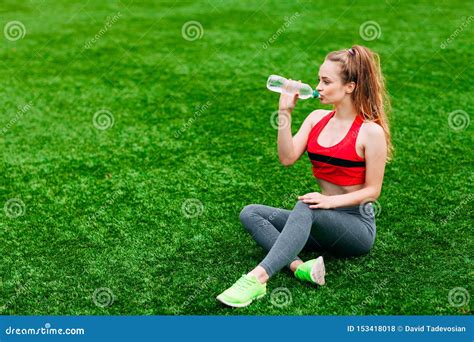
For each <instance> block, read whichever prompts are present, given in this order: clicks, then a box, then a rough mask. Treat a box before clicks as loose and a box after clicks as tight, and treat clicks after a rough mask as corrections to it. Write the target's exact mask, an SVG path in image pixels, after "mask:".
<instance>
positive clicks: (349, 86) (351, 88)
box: [345, 82, 357, 94]
mask: <svg viewBox="0 0 474 342" xmlns="http://www.w3.org/2000/svg"><path fill="white" fill-rule="evenodd" d="M356 86H357V85H356V83H355V82H349V83H347V84H346V85H345V87H346V93H347V94H351V93H352V92H353V91H354V90H355V88H356Z"/></svg>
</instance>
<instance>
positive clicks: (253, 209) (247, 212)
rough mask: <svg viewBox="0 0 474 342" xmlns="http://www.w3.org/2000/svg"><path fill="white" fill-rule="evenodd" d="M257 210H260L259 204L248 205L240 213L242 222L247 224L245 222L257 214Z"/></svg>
mask: <svg viewBox="0 0 474 342" xmlns="http://www.w3.org/2000/svg"><path fill="white" fill-rule="evenodd" d="M257 212H258V204H249V205H246V206H245V207H244V208H243V209H242V210H241V211H240V215H239V219H240V222H242V223H243V224H244V226H245V223H246V222H247V221H248V220H249V218H250V217H252V216H253V215H255V214H256V213H257Z"/></svg>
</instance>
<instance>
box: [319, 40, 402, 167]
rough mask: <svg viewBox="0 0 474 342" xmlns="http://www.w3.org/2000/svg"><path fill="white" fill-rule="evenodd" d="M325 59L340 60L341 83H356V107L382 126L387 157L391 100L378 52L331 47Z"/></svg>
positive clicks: (388, 156) (388, 158)
mask: <svg viewBox="0 0 474 342" xmlns="http://www.w3.org/2000/svg"><path fill="white" fill-rule="evenodd" d="M326 60H330V61H332V62H339V63H340V65H341V78H342V82H343V84H346V83H349V82H354V83H355V84H356V87H355V89H354V91H353V92H352V93H351V97H352V101H353V103H354V106H355V108H356V110H357V111H358V112H359V113H360V114H361V115H362V116H363V118H364V119H365V120H368V121H373V122H375V123H377V124H379V125H380V126H382V128H383V130H384V132H385V140H386V142H387V161H390V160H391V159H392V156H393V145H392V141H391V135H390V127H389V121H388V117H387V113H388V112H389V111H390V100H389V98H388V94H387V91H386V89H385V81H384V77H383V75H382V69H381V67H380V57H379V55H378V54H377V53H375V52H373V51H371V50H370V49H369V48H366V47H365V46H361V45H353V46H352V47H351V48H350V49H348V50H339V51H333V52H331V53H329V54H328V55H327V56H326Z"/></svg>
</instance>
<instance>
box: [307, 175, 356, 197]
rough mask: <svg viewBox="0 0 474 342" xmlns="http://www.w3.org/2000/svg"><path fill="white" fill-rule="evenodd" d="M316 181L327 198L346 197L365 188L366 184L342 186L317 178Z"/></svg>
mask: <svg viewBox="0 0 474 342" xmlns="http://www.w3.org/2000/svg"><path fill="white" fill-rule="evenodd" d="M316 180H317V182H318V184H319V187H320V188H321V193H322V194H323V195H326V196H333V195H344V194H348V193H350V192H354V191H357V190H360V189H362V188H363V187H364V184H357V185H346V186H341V185H336V184H334V183H330V182H328V181H325V180H324V179H319V178H317V179H316Z"/></svg>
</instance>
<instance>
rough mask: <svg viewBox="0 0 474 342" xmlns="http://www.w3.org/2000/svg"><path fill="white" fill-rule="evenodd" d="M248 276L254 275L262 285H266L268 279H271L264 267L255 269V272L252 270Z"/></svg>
mask: <svg viewBox="0 0 474 342" xmlns="http://www.w3.org/2000/svg"><path fill="white" fill-rule="evenodd" d="M247 274H248V275H254V276H255V277H257V280H258V281H259V282H260V283H261V284H265V283H266V282H267V281H268V279H269V278H270V277H269V276H268V274H267V271H265V269H264V268H263V267H262V266H257V267H255V268H254V269H253V270H251V271H250V272H249V273H247Z"/></svg>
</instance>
